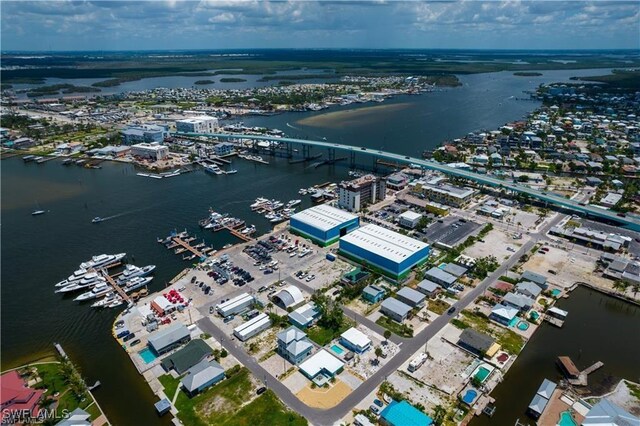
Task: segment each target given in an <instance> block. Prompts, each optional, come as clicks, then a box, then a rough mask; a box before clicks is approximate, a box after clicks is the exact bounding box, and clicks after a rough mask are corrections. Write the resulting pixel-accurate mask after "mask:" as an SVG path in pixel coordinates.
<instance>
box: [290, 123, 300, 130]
mask: <svg viewBox="0 0 640 426" xmlns="http://www.w3.org/2000/svg"><path fill="white" fill-rule="evenodd" d="M287 127H289V128H291V129H295V130H300V129H299V128H297V127H296V126H292V125H291V124H289V123H287Z"/></svg>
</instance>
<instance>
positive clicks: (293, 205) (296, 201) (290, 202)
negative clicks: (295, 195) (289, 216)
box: [286, 200, 302, 209]
mask: <svg viewBox="0 0 640 426" xmlns="http://www.w3.org/2000/svg"><path fill="white" fill-rule="evenodd" d="M301 202H302V200H291V201H289V202H288V203H287V205H286V208H288V209H290V208H291V207H295V206H297V205H298V204H300V203H301Z"/></svg>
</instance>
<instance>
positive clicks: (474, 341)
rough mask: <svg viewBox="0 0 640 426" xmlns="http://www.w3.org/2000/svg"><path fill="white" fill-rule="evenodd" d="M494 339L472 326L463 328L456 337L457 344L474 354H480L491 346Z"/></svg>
mask: <svg viewBox="0 0 640 426" xmlns="http://www.w3.org/2000/svg"><path fill="white" fill-rule="evenodd" d="M494 343H495V339H494V338H493V337H491V336H489V335H487V334H484V333H480V332H479V331H476V330H474V329H472V328H465V329H464V330H463V331H462V334H460V339H458V346H461V347H462V348H464V349H466V350H468V351H469V352H472V353H474V354H476V355H482V354H484V353H485V352H487V351H488V350H489V348H491V346H492V345H493V344H494Z"/></svg>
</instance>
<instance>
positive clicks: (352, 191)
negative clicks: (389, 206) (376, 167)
mask: <svg viewBox="0 0 640 426" xmlns="http://www.w3.org/2000/svg"><path fill="white" fill-rule="evenodd" d="M386 192H387V186H386V182H385V180H384V179H380V178H379V177H377V176H374V175H364V176H361V177H359V178H357V179H354V180H351V181H343V182H340V184H339V185H338V206H339V207H340V208H343V209H347V210H349V211H352V212H358V211H360V210H361V209H362V208H363V207H364V206H365V205H368V204H374V203H377V202H378V201H381V200H384V198H385V196H386Z"/></svg>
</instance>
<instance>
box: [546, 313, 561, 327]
mask: <svg viewBox="0 0 640 426" xmlns="http://www.w3.org/2000/svg"><path fill="white" fill-rule="evenodd" d="M544 320H545V321H546V322H548V323H549V324H551V325H555V326H556V327H558V328H562V326H563V325H564V321H563V320H561V319H558V318H555V317H552V316H550V315H545V316H544Z"/></svg>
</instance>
